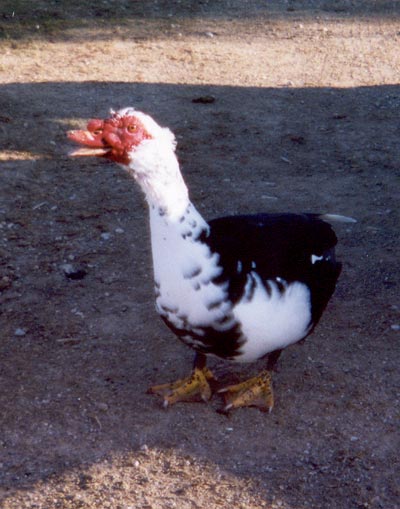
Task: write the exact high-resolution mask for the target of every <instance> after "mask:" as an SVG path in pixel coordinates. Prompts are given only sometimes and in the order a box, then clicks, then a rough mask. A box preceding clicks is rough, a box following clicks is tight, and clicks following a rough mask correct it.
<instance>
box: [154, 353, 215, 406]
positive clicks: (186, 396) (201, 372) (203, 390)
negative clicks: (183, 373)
mask: <svg viewBox="0 0 400 509" xmlns="http://www.w3.org/2000/svg"><path fill="white" fill-rule="evenodd" d="M206 360H207V359H206V356H205V355H204V354H199V353H196V356H195V359H194V365H193V370H192V373H191V374H190V375H189V376H187V377H186V378H182V379H180V380H177V381H176V382H172V383H167V384H161V385H153V387H150V388H149V389H148V391H147V392H148V393H149V394H157V395H159V396H162V397H163V399H164V402H163V405H164V407H165V408H166V407H168V406H169V405H173V404H174V403H177V402H178V401H193V400H196V399H198V398H199V397H200V399H202V400H203V401H208V400H209V399H210V398H211V388H210V384H209V381H211V380H214V376H213V374H212V372H211V371H210V370H209V369H208V368H207V366H206Z"/></svg>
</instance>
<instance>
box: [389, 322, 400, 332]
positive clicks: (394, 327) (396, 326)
mask: <svg viewBox="0 0 400 509" xmlns="http://www.w3.org/2000/svg"><path fill="white" fill-rule="evenodd" d="M390 328H391V329H392V330H395V331H399V330H400V324H398V323H394V324H393V325H391V326H390Z"/></svg>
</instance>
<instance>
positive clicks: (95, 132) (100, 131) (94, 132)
mask: <svg viewBox="0 0 400 509" xmlns="http://www.w3.org/2000/svg"><path fill="white" fill-rule="evenodd" d="M102 132H103V129H95V130H94V131H93V134H95V135H96V136H97V135H98V134H101V133H102Z"/></svg>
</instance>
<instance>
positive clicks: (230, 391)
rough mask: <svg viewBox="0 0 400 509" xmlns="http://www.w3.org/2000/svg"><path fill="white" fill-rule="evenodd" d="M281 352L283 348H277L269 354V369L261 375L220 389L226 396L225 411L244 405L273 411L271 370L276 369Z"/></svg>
mask: <svg viewBox="0 0 400 509" xmlns="http://www.w3.org/2000/svg"><path fill="white" fill-rule="evenodd" d="M281 352H282V350H275V351H274V352H272V353H271V354H270V355H269V356H268V361H267V369H266V370H265V371H262V372H261V373H260V374H259V375H257V376H255V377H253V378H250V379H249V380H245V381H244V382H242V383H239V384H236V385H230V386H228V387H225V388H223V389H221V390H220V391H219V392H220V393H222V394H223V395H224V397H225V408H224V411H225V412H227V411H229V410H232V409H234V408H240V407H244V406H255V407H257V408H259V409H260V410H262V411H264V412H266V411H268V412H271V411H272V409H273V407H274V392H273V389H272V376H271V371H272V370H273V369H274V367H275V364H276V362H277V360H278V358H279V356H280V354H281Z"/></svg>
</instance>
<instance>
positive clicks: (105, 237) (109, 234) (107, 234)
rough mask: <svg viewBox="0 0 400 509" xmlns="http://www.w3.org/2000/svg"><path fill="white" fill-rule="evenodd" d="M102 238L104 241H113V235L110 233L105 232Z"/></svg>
mask: <svg viewBox="0 0 400 509" xmlns="http://www.w3.org/2000/svg"><path fill="white" fill-rule="evenodd" d="M100 237H101V238H102V240H110V239H111V233H108V232H104V233H102V234H101V235H100Z"/></svg>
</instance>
